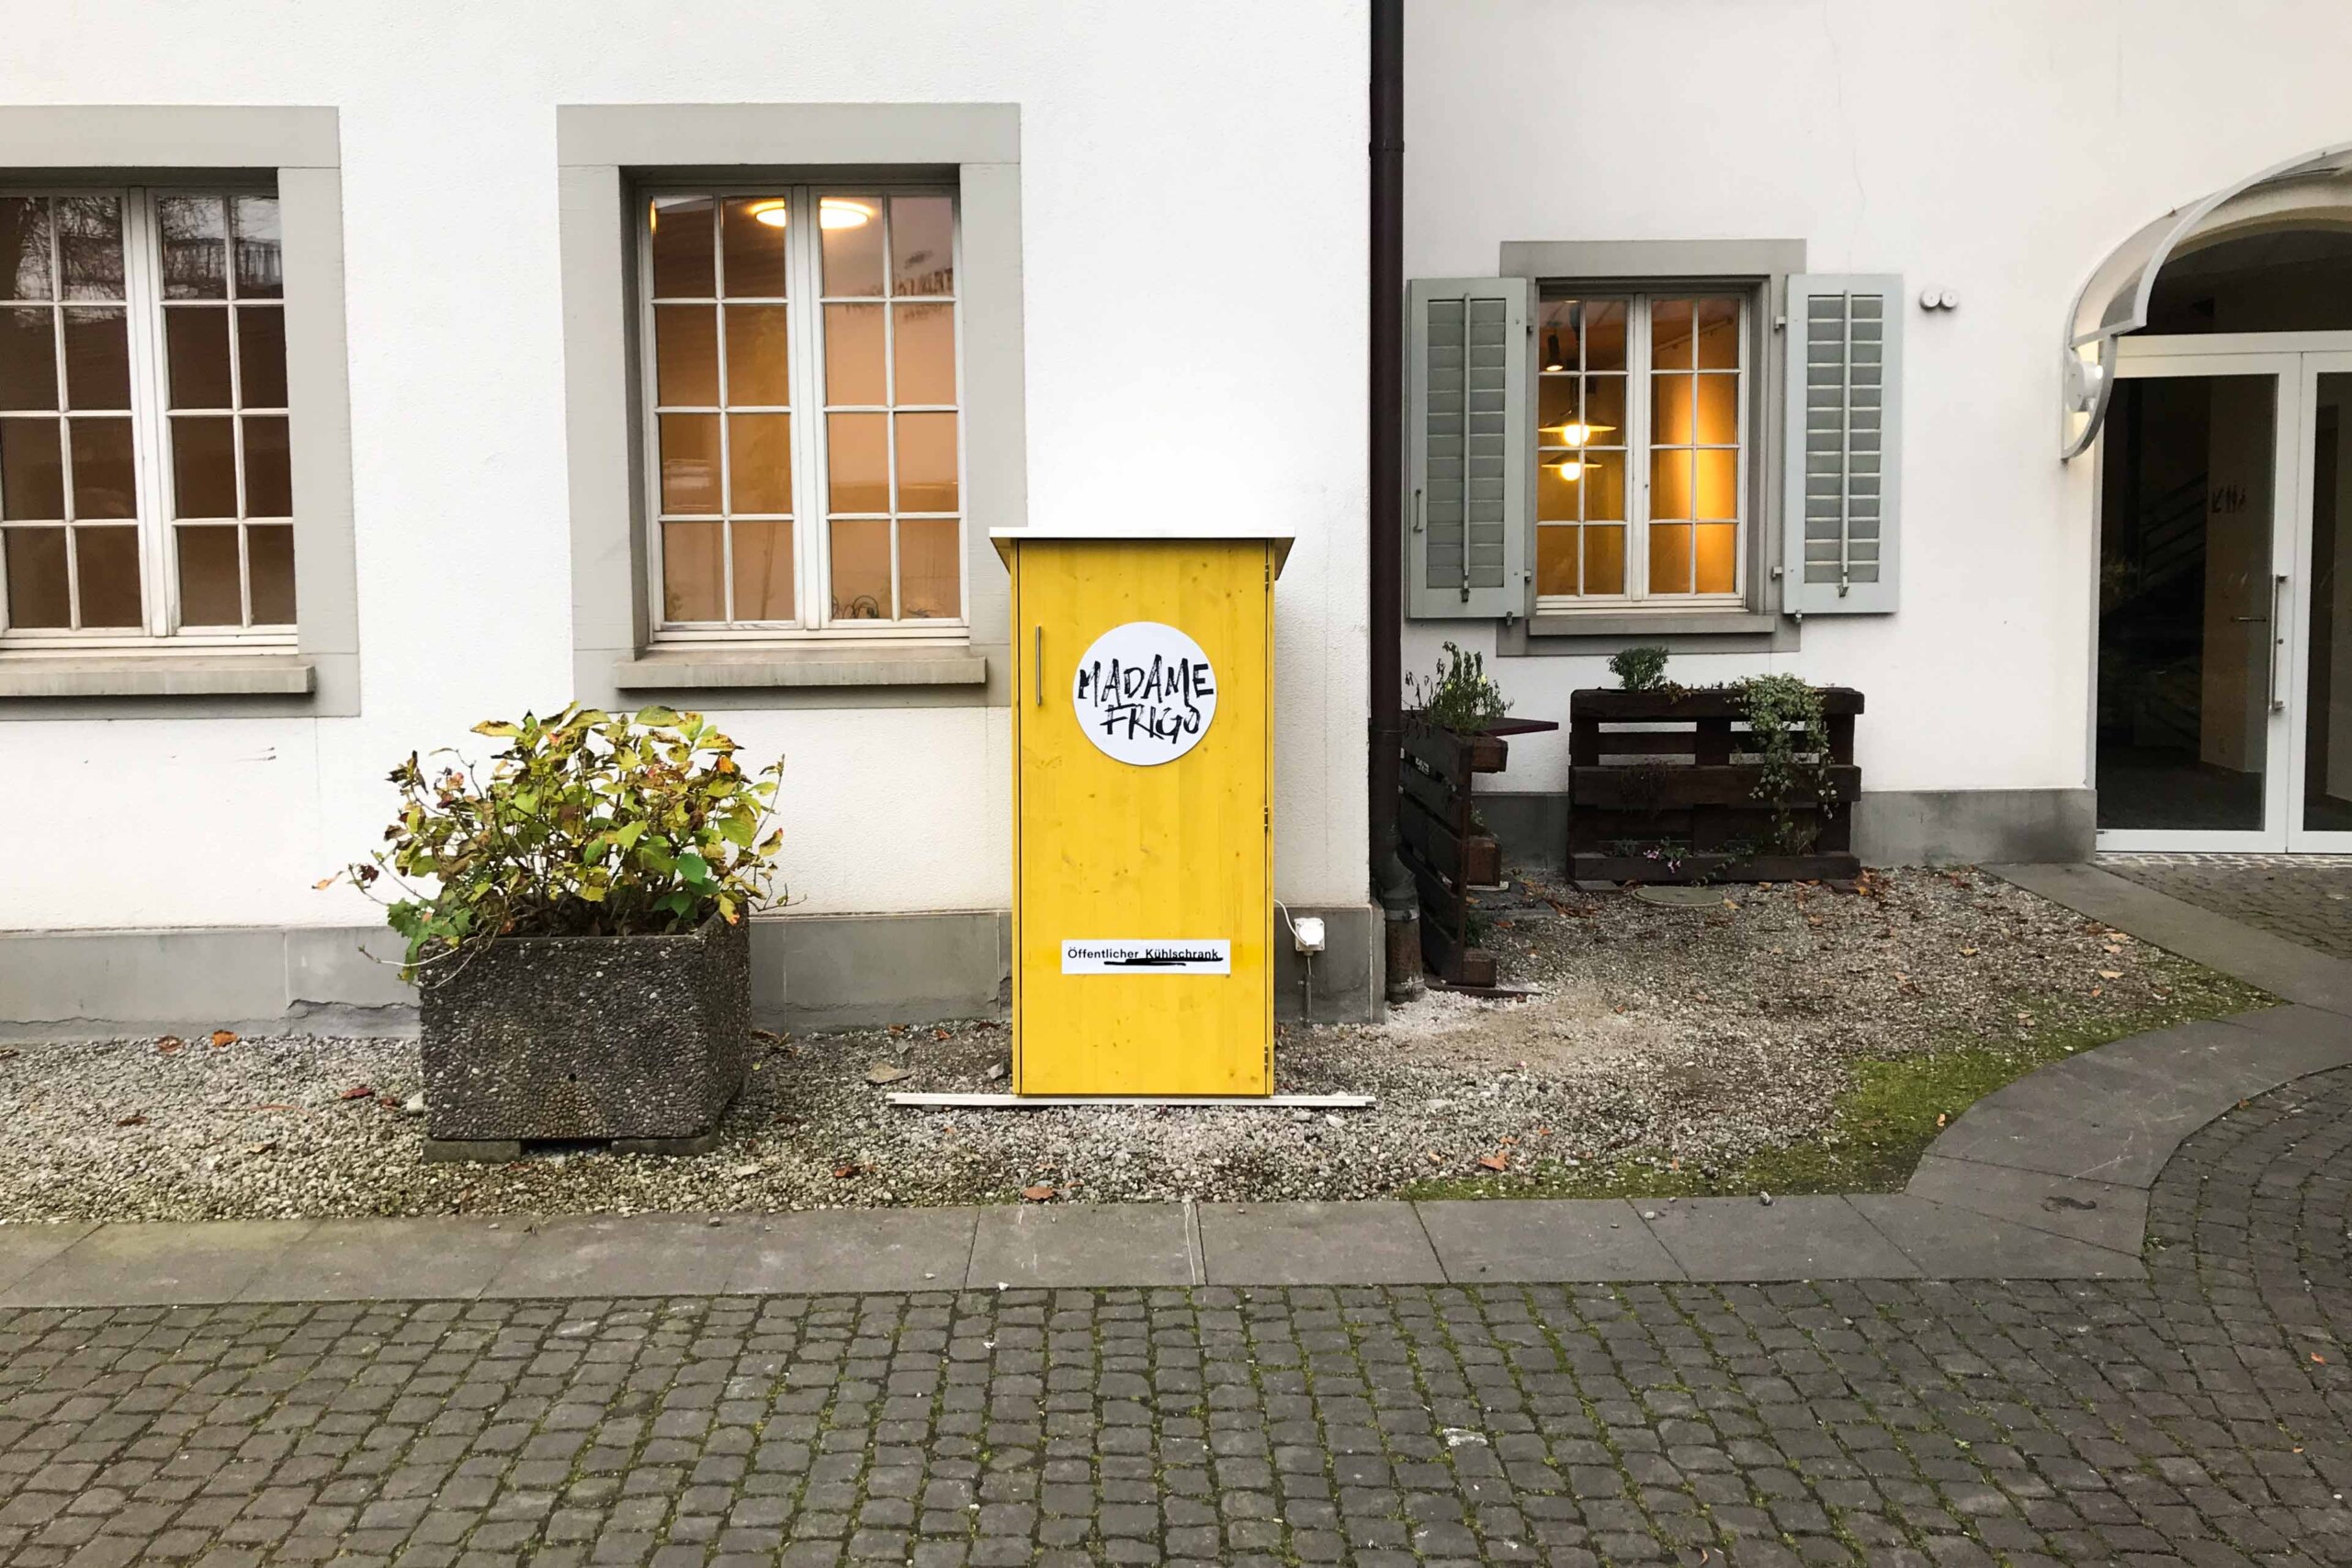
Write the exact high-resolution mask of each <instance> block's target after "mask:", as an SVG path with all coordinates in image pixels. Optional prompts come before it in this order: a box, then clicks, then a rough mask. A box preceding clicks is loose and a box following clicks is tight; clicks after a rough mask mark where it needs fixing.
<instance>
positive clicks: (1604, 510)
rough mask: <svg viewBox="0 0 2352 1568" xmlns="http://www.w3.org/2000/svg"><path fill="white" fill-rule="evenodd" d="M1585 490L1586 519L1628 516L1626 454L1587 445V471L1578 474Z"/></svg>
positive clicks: (1585, 461)
mask: <svg viewBox="0 0 2352 1568" xmlns="http://www.w3.org/2000/svg"><path fill="white" fill-rule="evenodd" d="M1577 484H1578V485H1579V486H1581V487H1582V488H1583V491H1584V520H1585V521H1586V522H1588V523H1589V522H1591V521H1593V519H1595V518H1604V519H1608V520H1610V521H1612V522H1615V521H1622V520H1623V518H1624V515H1625V454H1624V453H1623V452H1596V451H1593V450H1591V449H1590V448H1587V449H1586V451H1585V454H1584V471H1583V472H1582V473H1580V474H1578V475H1577Z"/></svg>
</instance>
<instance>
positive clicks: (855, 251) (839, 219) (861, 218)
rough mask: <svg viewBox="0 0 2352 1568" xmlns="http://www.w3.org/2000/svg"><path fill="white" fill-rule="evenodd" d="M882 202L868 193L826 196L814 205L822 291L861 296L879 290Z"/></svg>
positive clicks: (877, 292)
mask: <svg viewBox="0 0 2352 1568" xmlns="http://www.w3.org/2000/svg"><path fill="white" fill-rule="evenodd" d="M881 217H882V202H881V198H880V197H871V196H829V197H823V198H822V199H821V200H820V201H819V202H818V204H817V228H818V230H819V231H820V234H821V235H822V236H823V238H822V243H821V244H820V249H821V251H822V253H823V256H824V267H825V292H826V293H827V294H829V295H849V296H854V297H863V296H865V295H875V294H880V293H881V292H882V223H881Z"/></svg>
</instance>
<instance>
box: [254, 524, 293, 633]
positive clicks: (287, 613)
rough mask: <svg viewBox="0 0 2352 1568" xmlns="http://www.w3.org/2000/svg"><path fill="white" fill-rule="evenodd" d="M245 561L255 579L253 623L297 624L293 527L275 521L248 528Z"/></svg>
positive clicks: (260, 624) (262, 624)
mask: <svg viewBox="0 0 2352 1568" xmlns="http://www.w3.org/2000/svg"><path fill="white" fill-rule="evenodd" d="M245 564H246V566H247V567H249V568H250V569H251V570H252V571H253V578H254V625H255V626H292V625H293V624H294V530H293V528H292V527H291V526H290V525H287V524H284V523H272V524H267V525H261V526H257V527H250V528H247V529H246V530H245Z"/></svg>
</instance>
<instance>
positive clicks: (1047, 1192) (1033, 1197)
mask: <svg viewBox="0 0 2352 1568" xmlns="http://www.w3.org/2000/svg"><path fill="white" fill-rule="evenodd" d="M1021 1195H1022V1196H1023V1198H1026V1199H1028V1200H1029V1201H1031V1202H1032V1203H1042V1202H1044V1201H1046V1199H1048V1198H1051V1197H1052V1196H1053V1195H1054V1190H1053V1189H1052V1188H1050V1187H1024V1188H1023V1189H1022V1190H1021Z"/></svg>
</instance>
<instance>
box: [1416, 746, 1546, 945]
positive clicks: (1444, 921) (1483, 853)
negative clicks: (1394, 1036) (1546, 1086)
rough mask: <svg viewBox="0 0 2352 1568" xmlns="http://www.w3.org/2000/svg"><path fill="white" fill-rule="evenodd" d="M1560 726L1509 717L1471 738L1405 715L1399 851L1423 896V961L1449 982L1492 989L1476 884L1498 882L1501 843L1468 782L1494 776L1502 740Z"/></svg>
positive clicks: (1506, 754)
mask: <svg viewBox="0 0 2352 1568" xmlns="http://www.w3.org/2000/svg"><path fill="white" fill-rule="evenodd" d="M1557 728H1560V727H1559V726H1558V725H1556V724H1554V723H1552V722H1551V721H1550V720H1548V719H1540V718H1507V719H1501V720H1498V721H1497V722H1496V723H1495V724H1494V725H1493V726H1492V727H1491V728H1487V729H1486V730H1484V731H1481V732H1480V733H1478V734H1476V735H1464V734H1460V733H1457V732H1455V731H1453V730H1451V729H1439V728H1434V727H1431V726H1428V725H1424V724H1422V723H1421V722H1420V721H1419V716H1417V715H1414V714H1407V715H1406V716H1405V758H1404V766H1403V768H1402V769H1401V770H1400V771H1399V783H1400V797H1399V799H1398V801H1397V838H1398V839H1399V840H1401V842H1400V844H1399V846H1398V852H1399V854H1400V855H1401V856H1402V857H1403V859H1404V862H1405V869H1407V870H1408V871H1409V872H1411V873H1412V874H1413V881H1414V882H1415V883H1416V884H1417V885H1418V886H1419V888H1420V894H1421V958H1422V962H1423V963H1425V964H1428V966H1429V969H1430V973H1431V974H1433V975H1435V976H1437V977H1438V978H1439V979H1441V980H1443V981H1444V982H1445V983H1446V984H1448V985H1450V986H1477V987H1490V986H1492V985H1493V984H1494V983H1495V956H1494V954H1493V953H1488V952H1487V951H1486V950H1485V949H1483V948H1480V947H1476V946H1473V945H1472V943H1471V940H1470V909H1471V906H1472V905H1473V903H1474V902H1475V901H1476V900H1475V898H1474V897H1473V889H1475V888H1479V887H1491V886H1494V885H1495V884H1497V883H1498V882H1500V881H1501V880H1502V875H1503V854H1502V846H1501V845H1499V844H1498V843H1497V842H1496V841H1495V840H1494V836H1493V835H1492V834H1490V833H1488V832H1487V831H1486V830H1485V829H1483V828H1481V827H1480V826H1479V823H1478V819H1477V816H1476V802H1475V800H1474V799H1473V797H1472V795H1471V780H1472V779H1473V778H1474V777H1475V776H1476V775H1477V774H1479V773H1501V772H1502V771H1503V767H1504V764H1505V763H1507V762H1508V761H1510V747H1509V745H1508V744H1506V742H1505V739H1504V738H1505V737H1507V736H1512V735H1535V734H1540V733H1542V732H1543V731H1544V730H1549V729H1557Z"/></svg>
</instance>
